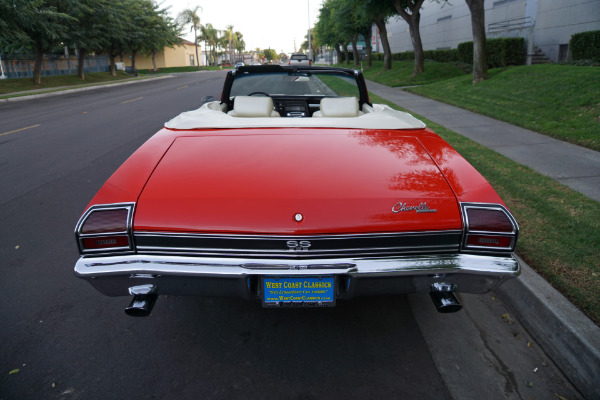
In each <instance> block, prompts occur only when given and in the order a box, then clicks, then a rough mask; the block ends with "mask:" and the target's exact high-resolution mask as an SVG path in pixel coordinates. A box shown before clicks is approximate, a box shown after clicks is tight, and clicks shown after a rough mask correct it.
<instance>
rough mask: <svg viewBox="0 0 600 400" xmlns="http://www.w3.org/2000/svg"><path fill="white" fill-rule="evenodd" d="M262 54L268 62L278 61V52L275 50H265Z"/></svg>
mask: <svg viewBox="0 0 600 400" xmlns="http://www.w3.org/2000/svg"><path fill="white" fill-rule="evenodd" d="M262 52H263V55H264V56H265V58H266V59H267V61H269V62H271V61H273V60H275V59H277V52H276V51H275V50H273V49H264V50H263V51H262Z"/></svg>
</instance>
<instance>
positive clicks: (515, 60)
mask: <svg viewBox="0 0 600 400" xmlns="http://www.w3.org/2000/svg"><path fill="white" fill-rule="evenodd" d="M485 45H486V50H487V61H488V67H489V68H496V67H506V66H508V65H523V64H525V60H526V58H525V39H523V38H498V39H488V40H486V43H485ZM458 57H459V60H460V61H462V62H464V63H467V64H473V42H463V43H460V44H459V45H458Z"/></svg>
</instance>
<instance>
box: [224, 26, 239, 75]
mask: <svg viewBox="0 0 600 400" xmlns="http://www.w3.org/2000/svg"><path fill="white" fill-rule="evenodd" d="M223 34H224V36H225V40H226V41H227V43H228V44H229V62H230V63H231V64H232V65H233V64H234V62H233V49H234V43H235V39H236V38H235V34H234V33H233V25H227V29H226V30H225V31H223Z"/></svg>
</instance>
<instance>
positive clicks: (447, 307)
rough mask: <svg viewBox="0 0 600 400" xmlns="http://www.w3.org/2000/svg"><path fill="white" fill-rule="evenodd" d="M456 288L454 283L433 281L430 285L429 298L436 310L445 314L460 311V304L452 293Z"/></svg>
mask: <svg viewBox="0 0 600 400" xmlns="http://www.w3.org/2000/svg"><path fill="white" fill-rule="evenodd" d="M455 289H456V286H455V285H452V284H445V283H434V284H433V285H431V292H429V295H430V296H431V300H433V305H434V306H435V308H436V309H437V310H438V312H440V313H443V314H447V313H454V312H457V311H460V310H461V309H462V305H461V304H460V302H459V301H458V299H457V298H456V296H454V294H453V293H452V292H453V291H454V290H455Z"/></svg>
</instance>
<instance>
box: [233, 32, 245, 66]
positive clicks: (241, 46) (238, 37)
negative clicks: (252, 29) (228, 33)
mask: <svg viewBox="0 0 600 400" xmlns="http://www.w3.org/2000/svg"><path fill="white" fill-rule="evenodd" d="M235 49H236V50H237V52H238V57H239V58H240V60H241V61H244V56H243V55H242V52H243V51H244V50H246V42H244V35H242V34H241V33H240V32H236V33H235Z"/></svg>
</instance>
